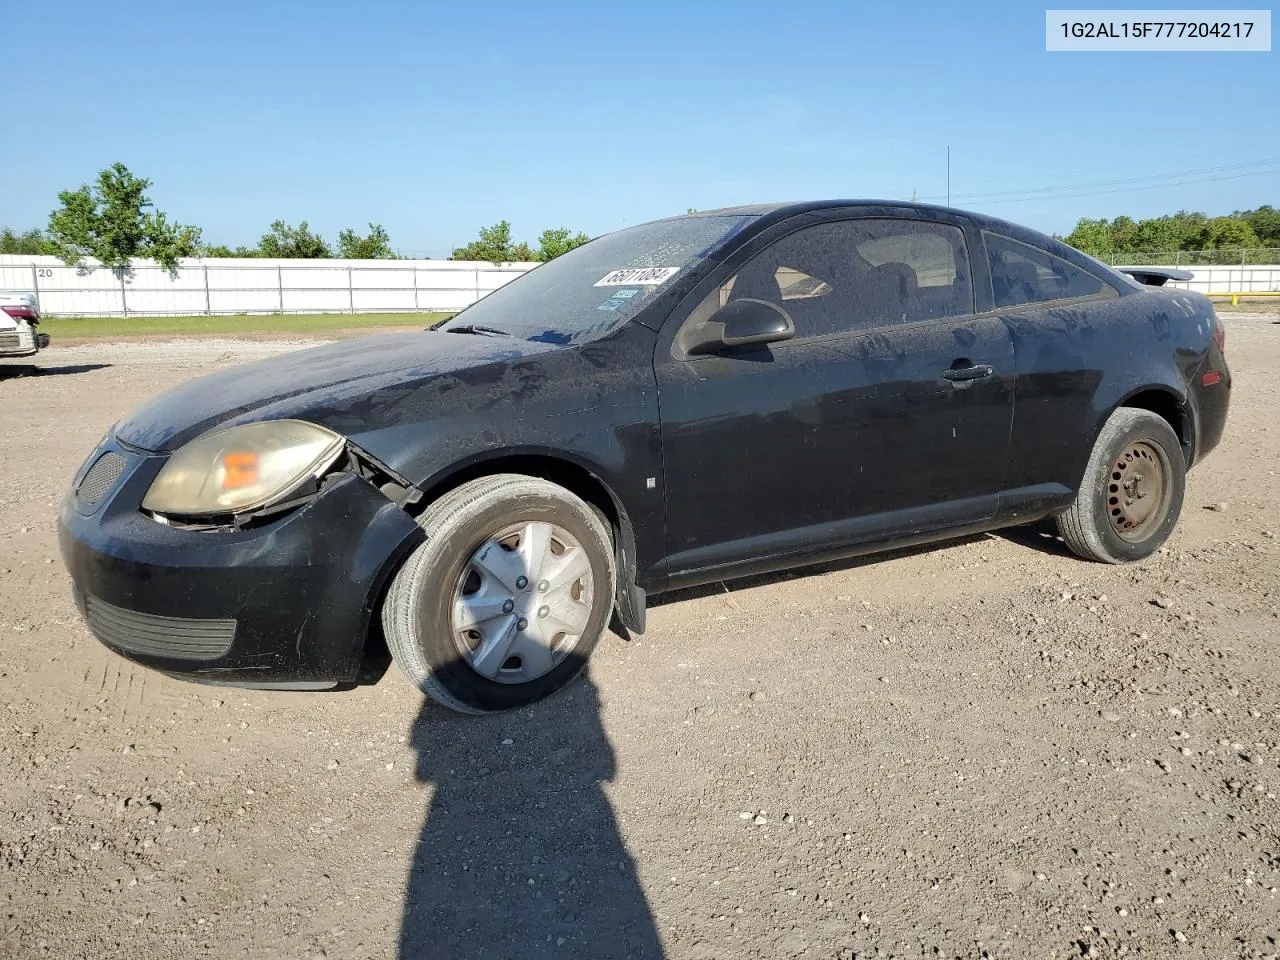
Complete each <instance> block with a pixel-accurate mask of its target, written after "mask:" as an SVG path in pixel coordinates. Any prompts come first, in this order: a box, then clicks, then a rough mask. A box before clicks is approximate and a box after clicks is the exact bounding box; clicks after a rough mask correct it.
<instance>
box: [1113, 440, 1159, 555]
mask: <svg viewBox="0 0 1280 960" xmlns="http://www.w3.org/2000/svg"><path fill="white" fill-rule="evenodd" d="M1169 472H1170V471H1169V460H1168V457H1167V456H1166V455H1165V452H1164V450H1162V449H1161V448H1160V447H1159V446H1158V445H1156V444H1154V443H1151V442H1149V441H1147V440H1134V441H1133V442H1131V443H1129V444H1128V445H1126V446H1125V448H1124V449H1123V450H1122V451H1120V454H1119V456H1117V457H1116V458H1115V460H1114V461H1112V464H1111V475H1110V477H1109V478H1108V480H1107V518H1108V519H1109V520H1110V521H1111V529H1112V530H1114V531H1115V532H1116V535H1117V536H1119V537H1120V538H1121V539H1122V540H1127V541H1130V542H1133V541H1137V540H1144V539H1146V538H1147V537H1148V536H1149V535H1150V534H1151V532H1152V529H1153V528H1156V527H1159V526H1160V524H1161V523H1162V522H1163V521H1164V516H1165V513H1166V512H1167V511H1168V504H1169V494H1170V490H1171V487H1170V483H1169Z"/></svg>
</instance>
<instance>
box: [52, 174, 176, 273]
mask: <svg viewBox="0 0 1280 960" xmlns="http://www.w3.org/2000/svg"><path fill="white" fill-rule="evenodd" d="M150 186H151V181H150V180H146V179H143V178H141V177H135V176H134V175H133V174H132V173H131V172H130V171H129V168H128V167H126V166H125V165H124V164H123V163H113V164H112V165H111V166H110V167H108V168H107V169H106V170H103V171H102V172H101V173H99V174H98V179H97V182H96V183H95V184H94V185H93V186H92V187H90V186H89V185H88V184H84V185H82V186H81V187H80V189H78V190H63V191H62V192H61V193H59V194H58V201H59V203H60V204H61V206H59V207H58V209H56V210H54V211H53V212H52V213H51V214H49V231H48V232H49V240H50V241H51V243H52V246H53V252H54V253H55V254H56V255H57V256H59V257H61V258H62V260H63V262H65V263H68V264H72V265H75V264H79V263H82V262H83V261H84V258H85V257H96V258H97V259H98V260H99V261H100V262H101V263H102V264H104V265H105V266H108V267H114V268H117V269H128V268H129V266H130V261H131V260H132V258H134V257H150V258H152V259H154V260H156V261H157V262H158V263H160V264H161V266H163V267H165V268H166V269H167V270H169V271H171V272H172V271H174V270H176V269H177V267H178V258H179V257H189V256H191V255H192V254H193V253H195V251H196V248H197V247H198V246H199V245H200V230H199V228H197V227H191V226H184V225H183V224H180V223H170V222H169V219H168V217H167V216H166V215H165V214H164V213H162V212H160V211H159V210H156V209H155V205H154V204H153V203H152V202H151V198H150V197H148V196H147V188H148V187H150Z"/></svg>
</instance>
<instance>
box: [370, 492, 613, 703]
mask: <svg viewBox="0 0 1280 960" xmlns="http://www.w3.org/2000/svg"><path fill="white" fill-rule="evenodd" d="M419 524H420V525H421V526H422V528H423V530H424V531H425V532H426V535H427V541H426V542H425V543H424V544H422V546H420V547H419V548H418V550H417V551H416V552H415V553H414V554H413V555H412V556H411V557H410V558H409V559H408V560H407V561H406V562H405V564H404V566H403V567H402V568H401V569H400V571H399V573H397V574H396V577H395V579H394V580H393V581H392V584H391V588H390V589H389V591H388V593H387V598H386V600H385V601H384V603H383V607H382V624H383V630H384V632H385V634H386V637H387V646H388V647H389V648H390V650H391V655H392V657H393V658H394V659H395V661H396V663H397V664H399V666H400V668H401V669H402V670H403V671H404V672H405V674H406V675H408V677H409V679H411V680H412V681H413V682H414V683H415V684H416V685H417V686H418V687H419V689H421V690H422V691H423V692H424V693H426V694H427V695H428V696H430V697H431V698H432V699H434V700H436V701H438V702H439V703H441V704H443V705H444V706H446V707H450V708H451V709H454V710H458V711H461V712H463V713H489V712H493V711H498V710H509V709H512V708H515V707H520V706H523V705H525V704H527V703H531V702H533V701H535V700H538V699H541V698H542V697H545V696H547V695H548V694H550V693H553V692H554V691H556V690H558V689H560V688H561V687H563V686H564V685H565V684H567V683H568V682H569V681H570V680H572V679H573V678H574V677H576V676H577V675H578V673H580V672H581V670H582V668H583V667H584V666H585V665H586V662H587V658H588V657H589V656H590V655H591V651H592V650H593V649H594V647H595V645H596V642H597V641H598V640H599V639H600V636H601V634H603V632H604V630H605V628H606V627H607V625H608V623H609V616H610V614H611V613H612V610H613V596H614V581H615V572H614V563H613V550H612V548H611V546H610V536H609V531H608V529H607V528H606V527H605V525H604V523H603V522H602V521H601V520H600V518H599V516H598V515H597V513H596V512H595V511H594V510H593V509H592V508H591V507H590V506H589V505H588V504H587V503H585V502H584V501H582V500H581V499H580V498H578V497H576V496H574V495H573V494H572V493H570V492H569V491H568V490H565V489H564V488H563V487H559V486H557V485H555V484H553V483H549V482H548V481H546V480H540V479H538V478H535V477H526V476H521V475H518V474H500V475H497V476H492V477H481V478H480V479H478V480H472V481H471V482H469V483H465V484H463V485H462V486H460V487H458V488H457V489H455V490H453V491H451V492H449V493H448V494H446V495H445V496H443V497H441V498H440V500H438V501H436V502H435V503H433V504H432V505H431V506H430V507H428V508H427V510H426V511H425V512H424V513H423V514H422V516H421V518H419Z"/></svg>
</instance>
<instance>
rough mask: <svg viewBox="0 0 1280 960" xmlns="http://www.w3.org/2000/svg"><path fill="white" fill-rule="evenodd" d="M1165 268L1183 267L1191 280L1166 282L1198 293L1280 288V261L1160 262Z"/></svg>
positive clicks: (1272, 290)
mask: <svg viewBox="0 0 1280 960" xmlns="http://www.w3.org/2000/svg"><path fill="white" fill-rule="evenodd" d="M1162 266H1163V267H1164V268H1165V269H1168V270H1186V271H1187V272H1189V273H1191V274H1193V275H1194V276H1193V279H1191V280H1171V281H1170V282H1169V283H1168V284H1167V285H1168V286H1170V287H1181V288H1182V289H1184V290H1195V291H1196V292H1198V293H1274V292H1277V291H1280V264H1263V265H1261V266H1256V267H1198V266H1197V267H1186V266H1183V267H1179V266H1175V265H1174V264H1162Z"/></svg>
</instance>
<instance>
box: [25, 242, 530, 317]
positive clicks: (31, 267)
mask: <svg viewBox="0 0 1280 960" xmlns="http://www.w3.org/2000/svg"><path fill="white" fill-rule="evenodd" d="M534 266H536V264H532V263H510V264H502V265H495V264H492V263H483V262H473V261H466V260H266V259H257V258H225V259H224V258H217V259H208V260H197V259H188V260H182V261H180V265H179V268H178V270H177V271H176V273H174V274H173V275H170V273H169V272H168V271H167V270H165V269H164V268H163V267H160V266H158V265H157V264H155V263H153V262H152V261H149V260H138V261H135V262H134V264H133V266H132V267H131V268H130V269H129V270H112V269H111V268H109V267H103V266H101V265H100V264H97V263H96V262H94V261H90V262H86V263H85V264H84V265H82V266H78V267H69V266H67V265H66V264H65V263H63V262H62V261H61V260H59V259H58V258H57V257H30V256H20V255H15V254H0V292H17V291H23V292H27V291H30V292H34V293H35V294H36V296H37V297H38V299H39V302H40V312H41V313H44V314H47V315H57V314H61V315H72V316H133V315H140V316H164V315H170V316H172V315H187V314H215V313H379V312H405V313H407V312H411V311H415V310H423V311H430V310H443V311H456V310H461V309H462V308H463V307H466V306H469V305H470V304H472V303H475V302H476V301H477V300H479V299H480V298H481V297H483V296H484V295H485V294H487V293H490V292H492V291H493V290H496V289H497V288H498V287H500V286H502V285H503V284H504V283H507V282H509V281H511V280H514V279H515V278H516V277H518V276H519V275H520V274H522V273H524V272H525V271H526V270H529V269H531V268H532V267H534Z"/></svg>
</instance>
